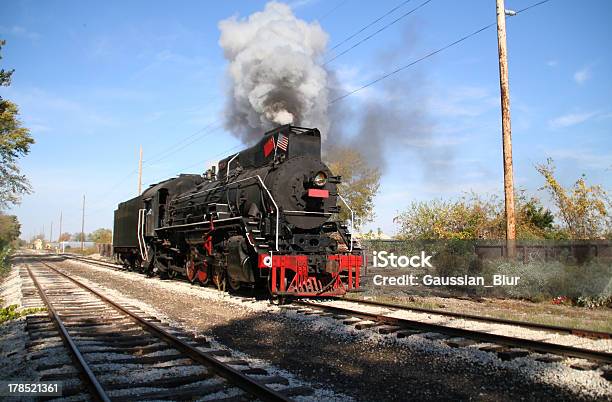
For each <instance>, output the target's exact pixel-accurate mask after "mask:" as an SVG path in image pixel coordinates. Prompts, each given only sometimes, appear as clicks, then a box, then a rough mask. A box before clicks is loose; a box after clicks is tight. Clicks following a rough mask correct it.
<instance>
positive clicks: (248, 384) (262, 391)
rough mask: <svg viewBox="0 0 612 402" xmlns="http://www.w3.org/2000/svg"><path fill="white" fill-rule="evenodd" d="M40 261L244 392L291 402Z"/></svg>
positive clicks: (266, 399) (273, 399)
mask: <svg viewBox="0 0 612 402" xmlns="http://www.w3.org/2000/svg"><path fill="white" fill-rule="evenodd" d="M39 261H40V262H41V263H42V264H43V265H45V266H46V267H47V268H49V269H51V270H52V271H54V272H56V273H58V274H59V275H61V276H63V277H64V278H66V279H68V280H70V281H71V282H73V283H74V284H76V285H77V286H79V287H81V288H83V289H85V290H87V291H89V292H91V293H92V294H94V295H96V296H97V297H99V298H100V299H101V300H103V301H104V302H106V303H107V304H109V305H110V306H112V307H113V308H115V309H116V310H119V311H121V312H122V313H124V314H126V315H127V316H129V317H130V318H131V319H132V320H134V322H136V323H137V324H138V325H140V326H141V327H142V328H143V329H145V330H146V331H148V332H150V333H153V334H154V335H156V336H157V337H159V338H161V339H163V340H165V341H166V342H168V343H169V344H171V345H172V346H173V347H175V348H176V349H177V350H180V351H181V352H182V353H184V354H185V355H187V356H189V357H190V358H191V359H193V360H194V361H196V362H198V363H200V364H203V365H205V366H207V367H209V368H210V369H212V370H213V371H214V372H216V373H217V374H218V375H220V376H222V377H224V378H226V379H227V380H229V381H230V382H231V383H232V384H235V385H236V386H238V387H239V388H242V389H243V390H244V391H246V392H248V393H249V394H251V395H255V396H256V397H258V398H261V399H262V400H264V401H283V402H287V401H291V399H290V398H287V397H286V396H284V395H283V394H281V393H280V392H278V391H276V390H274V389H272V388H269V387H267V386H265V385H264V384H261V383H259V382H257V381H255V380H253V379H252V378H250V377H248V376H246V375H244V374H242V373H241V372H240V371H238V370H236V369H234V368H233V367H231V366H229V365H227V364H224V363H222V362H220V361H219V360H217V359H215V358H214V357H213V356H212V355H210V354H208V353H206V352H202V351H200V350H199V349H197V348H195V347H194V346H192V345H190V344H188V343H187V342H185V341H183V340H181V339H179V338H178V337H176V336H174V335H172V334H170V333H168V332H167V331H166V330H164V329H163V328H162V327H161V326H159V325H157V324H154V323H152V322H149V321H147V320H145V319H143V318H142V317H140V316H138V315H137V314H134V313H132V312H131V311H130V310H128V309H126V308H125V307H122V306H121V305H119V304H117V303H115V302H114V301H112V300H110V299H109V298H108V297H106V296H104V295H103V294H101V293H99V292H97V291H96V290H94V289H92V288H90V287H89V286H87V285H85V284H84V283H81V282H79V281H78V280H76V279H74V278H72V277H71V276H69V275H66V274H65V273H63V272H62V271H60V270H58V269H57V268H54V267H53V266H51V265H50V264H48V263H46V262H44V261H42V260H39Z"/></svg>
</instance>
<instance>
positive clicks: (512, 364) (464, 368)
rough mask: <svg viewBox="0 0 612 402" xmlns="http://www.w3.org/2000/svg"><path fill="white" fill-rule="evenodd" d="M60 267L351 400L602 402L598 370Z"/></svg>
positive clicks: (173, 284)
mask: <svg viewBox="0 0 612 402" xmlns="http://www.w3.org/2000/svg"><path fill="white" fill-rule="evenodd" d="M61 267H63V268H64V269H65V270H66V271H67V272H70V273H71V274H73V275H75V276H77V277H80V278H84V279H87V280H88V281H90V283H92V284H93V283H95V284H97V285H99V286H101V287H102V288H105V289H108V290H109V291H110V292H109V293H110V294H114V295H115V296H122V297H125V298H126V300H128V299H129V300H130V302H133V303H134V304H135V305H138V306H139V307H140V308H143V309H145V306H146V307H147V308H149V309H154V310H155V311H158V312H159V313H160V314H163V315H164V316H166V317H171V319H172V321H173V322H174V323H175V324H176V325H179V326H181V327H183V328H185V329H187V330H189V331H192V332H194V333H196V334H198V335H202V336H204V335H206V336H214V337H215V338H216V339H217V340H219V341H220V342H221V343H222V344H223V345H225V346H227V347H229V348H231V349H232V350H234V351H240V352H243V353H245V355H247V356H249V357H250V358H254V359H259V360H261V361H262V362H270V363H272V364H274V365H275V366H276V367H278V368H279V369H283V370H286V371H288V372H291V373H295V374H297V375H298V377H300V378H301V379H303V380H306V381H309V382H312V383H313V384H317V383H318V384H319V387H321V388H322V389H328V388H329V389H334V390H335V391H336V392H339V393H344V394H347V395H350V396H352V397H353V398H355V399H356V400H364V401H365V400H377V401H378V400H405V399H427V400H434V399H436V400H439V399H447V400H448V399H453V400H457V399H479V400H493V399H495V400H516V399H525V400H541V399H550V398H555V399H586V400H594V399H600V400H610V398H612V387H611V385H610V382H608V381H606V380H605V379H604V378H603V377H602V376H601V374H602V372H601V369H597V370H576V369H573V368H571V367H570V365H572V364H574V365H575V364H576V361H574V360H570V359H566V360H564V361H562V362H553V363H544V362H539V361H536V360H535V359H534V358H533V356H525V357H520V358H516V359H512V360H508V361H502V360H500V359H499V358H498V357H497V355H495V354H493V353H489V352H484V351H481V350H479V349H477V348H476V347H461V348H451V347H449V346H447V345H445V344H442V343H440V342H438V341H436V340H435V339H428V338H429V337H428V336H426V335H425V334H416V335H413V336H410V337H407V338H402V339H398V338H397V337H395V336H393V335H379V334H377V333H375V332H374V331H369V330H363V331H358V330H356V329H354V327H351V326H346V325H343V324H342V323H341V322H340V321H338V320H336V319H332V318H325V317H319V316H314V315H304V314H299V313H297V312H295V311H290V310H284V309H280V308H278V307H277V306H271V305H269V304H268V302H267V301H246V302H245V301H244V300H242V299H240V298H235V297H231V296H229V295H227V294H223V293H220V292H217V291H216V290H214V289H209V288H200V287H198V286H192V285H190V284H188V283H186V282H180V281H161V280H159V279H157V278H152V279H150V278H146V277H144V276H142V275H140V274H136V273H130V272H121V271H113V270H110V269H107V268H102V267H97V266H92V265H91V264H86V263H81V262H72V261H70V262H66V263H63V264H62V265H61ZM138 303H140V305H139V304H138ZM432 338H435V336H434V337H432Z"/></svg>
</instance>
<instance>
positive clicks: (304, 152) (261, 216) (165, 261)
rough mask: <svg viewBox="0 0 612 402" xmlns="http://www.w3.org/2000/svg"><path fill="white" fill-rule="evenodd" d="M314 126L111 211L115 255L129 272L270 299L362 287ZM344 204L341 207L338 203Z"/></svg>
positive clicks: (265, 141)
mask: <svg viewBox="0 0 612 402" xmlns="http://www.w3.org/2000/svg"><path fill="white" fill-rule="evenodd" d="M339 183H340V177H339V176H333V175H332V172H331V171H330V170H329V168H328V167H327V166H326V165H325V164H324V163H323V162H322V161H321V134H320V132H319V130H317V129H309V128H303V127H296V126H291V125H284V126H281V127H278V128H276V129H274V130H271V131H269V132H266V133H265V134H264V135H263V137H262V138H261V140H260V141H259V142H258V143H257V144H255V145H253V146H252V147H250V148H247V149H245V150H243V151H241V152H238V153H236V154H234V155H231V156H229V157H227V158H225V159H222V160H221V161H219V163H218V172H217V171H216V169H215V168H214V167H212V168H211V169H209V170H208V171H207V172H206V173H205V174H203V175H198V174H181V175H180V176H178V177H176V178H172V179H169V180H166V181H163V182H160V183H157V184H154V185H152V186H150V187H149V188H148V189H147V190H145V191H144V192H143V193H142V194H141V195H139V196H137V197H135V198H133V199H131V200H128V201H125V202H123V203H120V204H119V206H118V208H117V209H116V210H115V216H114V231H113V253H114V255H115V258H116V259H117V260H119V261H120V262H122V263H123V264H124V265H125V266H126V267H128V268H130V269H137V270H142V271H144V272H147V273H148V274H150V275H155V274H157V275H159V276H160V277H162V278H172V277H175V276H179V275H182V276H185V277H186V278H187V279H188V280H189V281H191V282H199V283H200V284H203V285H204V284H207V283H209V282H212V283H213V284H215V285H216V286H217V287H218V288H219V289H222V290H225V289H226V287H229V288H231V289H234V290H237V289H239V288H241V287H251V288H264V287H265V288H267V290H268V291H269V293H270V294H271V295H272V296H277V297H284V296H300V297H308V296H325V297H329V296H338V295H343V294H345V293H346V292H348V291H356V290H357V289H358V288H359V281H360V270H361V266H362V257H361V252H360V250H359V249H358V247H357V243H356V242H354V241H353V239H352V237H351V233H350V231H349V226H348V224H347V223H346V222H343V221H339V220H338V219H334V217H336V216H338V213H339V212H340V208H342V207H346V208H348V210H349V211H350V212H351V220H350V227H351V228H352V211H351V210H350V207H349V206H348V205H347V204H346V203H345V202H344V199H343V198H342V197H341V196H340V195H339V194H338V191H337V186H338V184H339ZM338 202H340V203H342V204H343V206H340V205H337V203H338Z"/></svg>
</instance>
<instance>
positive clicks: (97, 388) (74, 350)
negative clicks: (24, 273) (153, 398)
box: [26, 265, 111, 402]
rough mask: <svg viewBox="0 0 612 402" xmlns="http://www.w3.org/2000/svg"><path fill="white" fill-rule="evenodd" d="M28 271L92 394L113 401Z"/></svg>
mask: <svg viewBox="0 0 612 402" xmlns="http://www.w3.org/2000/svg"><path fill="white" fill-rule="evenodd" d="M26 269H27V270H28V275H30V278H32V282H33V283H34V285H35V286H36V289H38V294H39V295H40V298H41V299H42V300H43V302H44V303H45V304H46V305H47V309H48V310H49V316H50V317H51V318H52V319H53V321H54V323H55V325H56V326H57V328H58V329H59V332H60V335H61V337H62V339H63V340H64V343H65V344H66V345H67V346H68V349H69V350H70V353H71V354H72V355H73V357H74V359H75V360H76V362H77V363H78V366H79V368H80V369H81V372H82V373H83V374H84V377H85V379H86V380H87V382H88V384H89V387H90V389H91V390H92V393H93V394H94V397H95V398H96V399H98V400H101V401H105V402H110V400H111V399H110V398H109V397H108V394H107V393H106V391H105V390H104V388H103V387H102V384H100V382H99V381H98V379H97V378H96V375H95V374H94V373H93V371H92V369H91V368H90V367H89V365H88V364H87V362H86V361H85V358H84V357H83V355H82V354H81V352H80V351H79V348H78V347H77V345H76V343H75V342H74V341H73V340H72V337H71V336H70V334H69V333H68V330H67V329H66V327H65V326H64V323H63V322H62V320H61V318H60V317H59V315H58V314H57V311H56V310H55V307H53V303H51V300H49V298H48V297H47V294H46V293H45V290H44V289H43V287H42V286H41V285H40V283H39V282H38V280H37V279H36V276H35V275H34V274H33V273H32V270H31V269H30V267H29V266H27V265H26Z"/></svg>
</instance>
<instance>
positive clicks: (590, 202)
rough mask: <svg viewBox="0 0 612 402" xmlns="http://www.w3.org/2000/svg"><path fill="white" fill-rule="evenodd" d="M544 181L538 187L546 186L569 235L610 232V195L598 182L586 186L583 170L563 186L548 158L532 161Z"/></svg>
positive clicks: (580, 236)
mask: <svg viewBox="0 0 612 402" xmlns="http://www.w3.org/2000/svg"><path fill="white" fill-rule="evenodd" d="M536 169H537V171H538V172H539V173H540V174H541V175H542V176H544V179H545V180H546V183H545V184H544V186H543V187H542V188H541V190H548V193H549V194H550V196H551V197H552V199H553V202H554V203H555V206H556V207H557V209H558V210H559V215H560V217H561V219H562V221H563V224H564V226H565V229H566V230H567V232H568V234H569V236H570V237H571V238H572V239H597V238H603V237H605V236H607V235H609V234H610V232H611V228H612V221H611V219H610V218H611V217H610V212H609V208H610V199H609V197H608V194H607V193H606V192H605V191H604V190H603V188H602V187H601V186H599V185H592V186H589V185H587V183H586V176H585V175H584V174H583V175H582V176H581V177H580V178H579V179H578V180H576V182H575V183H574V185H573V187H572V188H569V189H566V188H563V186H561V184H559V182H558V180H557V179H556V178H555V166H554V164H553V160H552V159H550V158H549V159H548V160H547V161H546V164H539V165H536Z"/></svg>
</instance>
